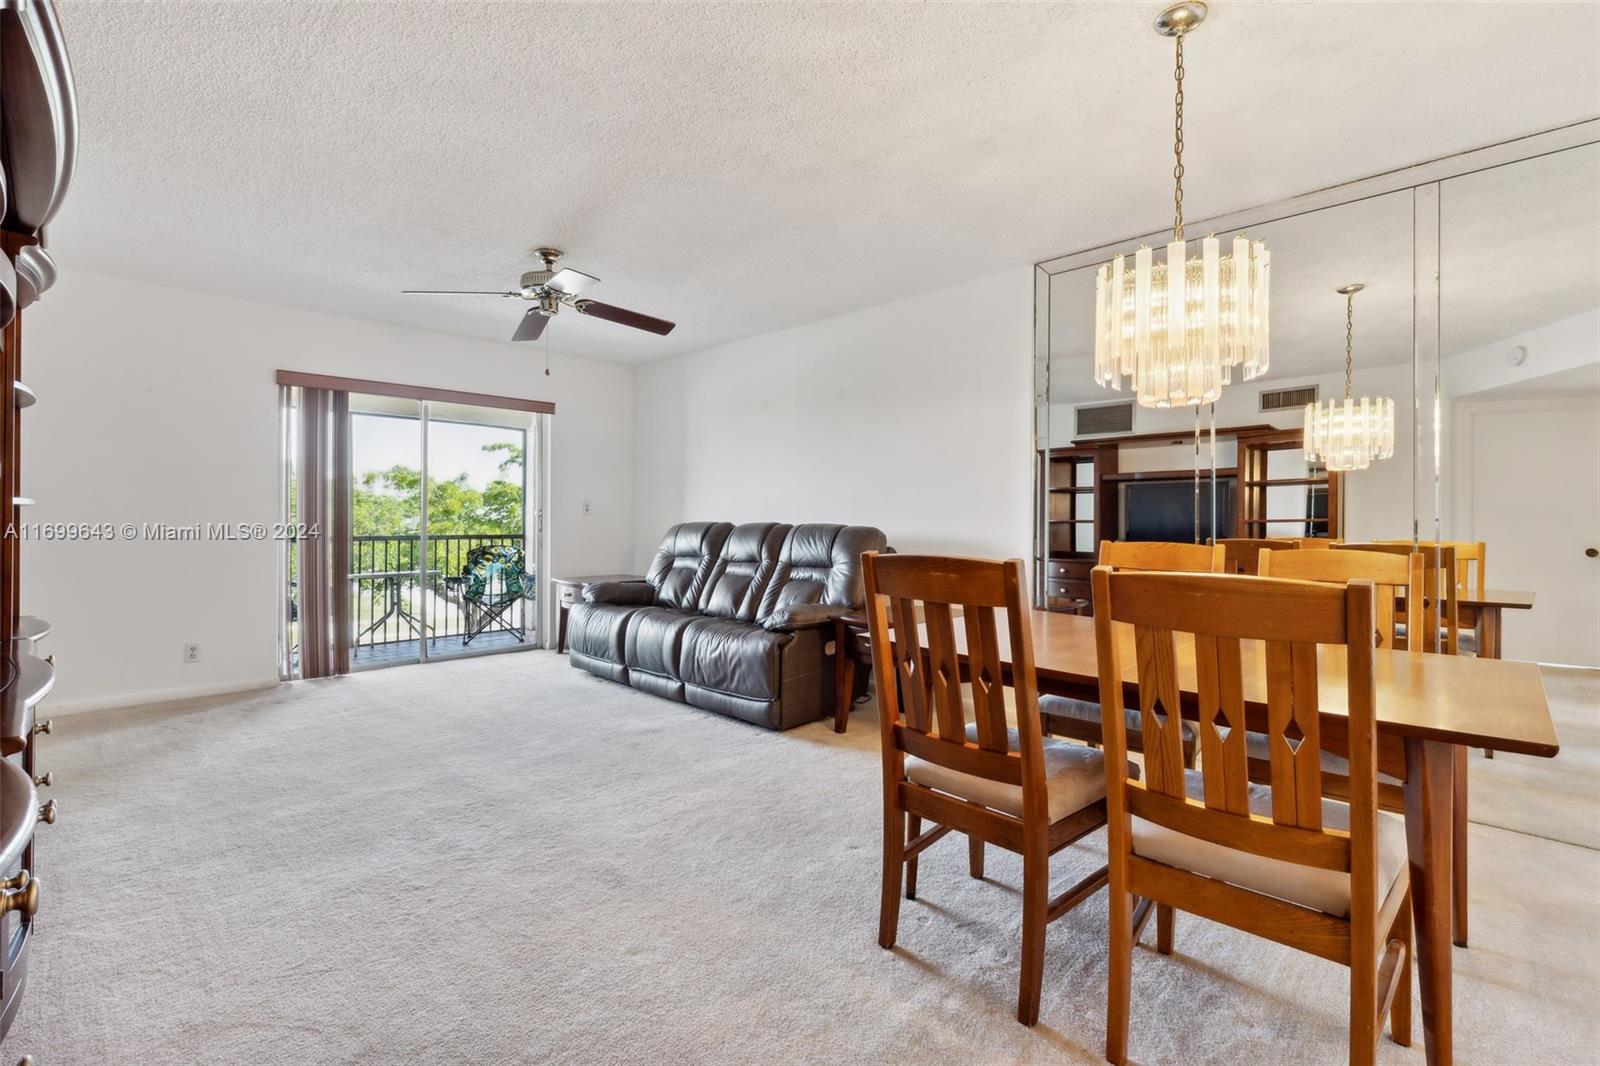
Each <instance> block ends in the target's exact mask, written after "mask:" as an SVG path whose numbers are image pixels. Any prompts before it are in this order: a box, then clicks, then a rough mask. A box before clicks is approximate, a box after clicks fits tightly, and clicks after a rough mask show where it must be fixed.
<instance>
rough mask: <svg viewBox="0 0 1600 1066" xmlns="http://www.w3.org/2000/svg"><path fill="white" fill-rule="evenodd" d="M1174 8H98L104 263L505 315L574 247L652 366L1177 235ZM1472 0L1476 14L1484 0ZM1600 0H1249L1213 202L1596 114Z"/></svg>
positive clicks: (93, 11) (1219, 60)
mask: <svg viewBox="0 0 1600 1066" xmlns="http://www.w3.org/2000/svg"><path fill="white" fill-rule="evenodd" d="M1161 6H1162V5H1161V4H1160V3H1159V2H1157V3H1150V4H1123V3H1105V4H1101V3H1079V4H970V5H969V4H897V3H842V4H821V3H817V4H706V5H702V4H667V3H659V4H567V5H516V4H467V3H456V4H440V3H432V2H430V3H416V4H409V3H401V4H353V3H352V4H337V3H330V4H289V3H272V4H265V3H262V4H188V3H172V4H160V5H112V4H99V3H79V2H67V3H64V4H63V5H62V20H63V23H64V28H65V32H66V36H67V41H68V45H69V47H70V49H71V53H72V57H73V60H74V64H75V68H76V74H77V79H78V89H79V101H80V107H81V117H82V145H81V151H80V156H79V158H80V164H79V171H78V176H77V180H76V182H75V184H74V187H73V189H72V192H71V195H70V197H69V199H68V201H67V206H66V209H65V210H64V211H63V212H62V214H61V216H60V218H59V220H58V222H57V224H56V226H55V230H54V233H53V240H54V242H55V248H56V251H57V252H58V259H59V260H60V261H61V262H62V264H63V267H64V269H69V270H70V269H72V268H74V267H78V268H84V269H92V270H100V271H105V272H108V273H114V274H122V275H128V276H134V277H140V278H144V279H148V280H152V281H158V282H163V283H168V284H174V285H180V286H186V287H192V288H198V289H203V290H210V291H216V292H223V293H229V294H236V295H243V296H251V297H256V298H260V299H264V300H269V301H276V302H282V303H288V304H294V305H301V306H306V307H313V308H319V309H323V310H328V311H334V312H338V313H344V314H350V315H356V316H360V317H367V318H374V319H380V320H386V321H393V322H399V323H404V324H407V325H412V326H420V327H425V328H431V329H438V330H443V331H448V332H457V333H461V334H465V335H469V336H477V337H487V338H505V337H509V336H510V334H511V331H512V329H513V328H514V327H515V325H516V321H517V318H518V313H519V308H518V307H516V306H512V305H511V302H510V301H502V300H497V299H494V298H489V297H482V298H471V297H459V298H456V297H420V296H417V297H403V296H400V295H399V294H398V290H400V289H402V288H413V287H417V288H429V287H437V288H490V289H499V288H509V287H512V285H513V283H514V280H515V278H516V277H517V275H518V273H519V272H520V271H522V270H524V269H527V268H529V267H530V265H531V257H530V256H529V253H528V249H529V248H530V247H531V246H533V245H535V244H542V243H553V244H556V245H559V246H561V247H564V248H565V249H566V250H567V251H568V253H569V258H568V262H569V263H570V265H572V266H575V267H578V268H579V269H582V270H585V271H588V272H589V273H591V274H595V275H598V276H599V277H600V278H602V279H603V283H602V285H600V286H599V287H598V288H596V289H595V290H593V292H592V295H593V296H595V297H596V298H598V299H601V300H605V301H607V302H611V303H616V304H620V305H622V306H625V307H629V308H632V309H635V310H639V311H643V312H646V313H648V314H654V315H660V316H663V317H666V318H672V319H675V320H676V321H677V322H678V323H679V328H678V330H677V331H676V332H675V333H674V334H672V335H671V336H670V337H666V338H660V337H654V336H650V335H647V334H642V333H636V332H634V331H631V330H627V329H624V328H622V327H619V326H614V325H612V324H610V323H605V322H600V321H594V320H585V319H579V318H578V317H577V316H575V315H572V314H566V315H563V316H562V317H561V318H560V319H558V320H557V322H556V323H555V324H554V327H553V328H552V330H551V336H552V338H553V343H554V345H555V346H556V347H557V348H558V349H559V350H564V351H568V352H571V353H573V354H579V355H591V356H597V357H601V358H609V359H620V360H629V361H639V360H646V359H651V358H656V357H659V356H662V355H667V354H673V353H678V352H683V351H692V350H696V349H699V348H703V347H706V346H708V345H711V344H716V343H719V342H723V341H727V340H731V339H734V338H737V337H740V336H745V335H749V334H753V333H759V332H764V331H768V330H773V329H778V328H782V327H785V326H790V325H795V324H798V323H802V322H806V321H810V320H813V319H816V318H819V317H823V316H826V315H830V314H836V313H840V312H843V311H847V310H850V309H853V308H857V307H862V306H866V305H870V304H874V303H879V302H883V301H885V300H889V299H893V298H896V297H899V296H904V295H909V294H911V293H915V292H919V291H924V290H928V289H933V288H936V287H939V286H942V285H946V284H950V283H951V282H952V281H954V280H957V279H959V278H960V277H962V276H965V275H973V276H976V275H982V274H987V273H992V272H995V271H999V270H1003V269H1007V268H1011V267H1017V266H1021V265H1024V264H1027V263H1029V262H1032V261H1034V260H1036V259H1039V258H1043V257H1045V256H1049V255H1054V254H1059V253H1063V252H1067V251H1071V250H1074V249H1077V248H1082V247H1088V246H1092V245H1095V244H1099V243H1102V242H1105V241H1109V240H1114V239H1118V238H1120V237H1123V236H1126V235H1127V234H1130V233H1141V232H1147V231H1149V230H1151V229H1154V228H1157V227H1159V226H1160V225H1162V224H1163V223H1164V222H1165V220H1166V219H1167V217H1168V214H1169V198H1170V188H1169V180H1170V178H1169V172H1170V158H1169V155H1168V152H1169V150H1170V138H1171V130H1170V122H1171V114H1170V107H1171V94H1172V86H1171V81H1170V77H1171V72H1170V67H1171V51H1170V44H1169V42H1167V41H1164V40H1162V39H1160V38H1158V37H1156V36H1155V34H1154V33H1153V32H1152V31H1151V29H1150V20H1151V19H1152V18H1153V17H1154V15H1155V14H1156V12H1157V11H1159V10H1160V8H1161ZM1463 10H1466V11H1468V12H1469V13H1470V14H1469V17H1463V16H1462V12H1463ZM1596 39H1600V5H1593V4H1537V3H1490V4H1473V5H1470V8H1467V9H1463V7H1462V6H1461V5H1460V4H1459V3H1449V4H1427V3H1408V4H1329V3H1326V2H1323V3H1308V4H1301V3H1277V4H1256V3H1243V2H1228V0H1219V2H1218V3H1217V4H1215V5H1214V6H1213V8H1212V14H1211V17H1210V19H1209V20H1208V21H1207V23H1206V25H1205V26H1204V28H1203V29H1202V30H1201V31H1200V32H1199V33H1198V34H1197V35H1196V36H1195V37H1194V38H1192V39H1191V40H1190V43H1189V45H1188V48H1187V53H1188V104H1189V109H1188V110H1189V114H1188V119H1187V130H1188V138H1187V140H1188V151H1187V163H1188V171H1189V176H1188V179H1187V197H1186V202H1187V205H1188V210H1189V213H1190V214H1191V215H1192V216H1194V217H1203V216H1207V215H1215V214H1218V213H1222V212H1226V211H1231V210H1236V209H1239V208H1243V207H1248V206H1250V205H1252V204H1257V203H1263V202H1268V201H1273V200H1277V199H1281V198H1284V197H1287V196H1290V195H1293V194H1296V193H1300V192H1305V191H1308V190H1311V189H1314V188H1318V187H1321V186H1325V185H1329V184H1333V183H1336V182H1340V181H1344V180H1348V179H1351V178H1355V177H1359V176H1364V175H1367V174H1371V173H1374V172H1378V171H1382V170H1387V169H1391V168H1394V167H1398V166H1403V165H1406V164H1410V163H1415V162H1420V161H1423V160H1426V159H1429V158H1433V157H1436V156H1439V155H1443V154H1446V153H1450V152H1454V151H1458V150H1461V149H1465V148H1470V147H1476V146H1479V145H1483V144H1487V143H1492V142H1495V141H1499V140H1503V139H1506V138H1509V137H1513V136H1517V135H1521V134H1525V133H1529V132H1533V131H1535V130H1539V129H1544V128H1549V127H1552V126H1557V125H1562V124H1565V123H1568V122H1572V121H1576V120H1580V119H1583V118H1588V117H1592V116H1593V115H1595V114H1596V112H1597V111H1600V75H1597V66H1596V63H1597V60H1596V53H1595V49H1594V42H1595V40H1596Z"/></svg>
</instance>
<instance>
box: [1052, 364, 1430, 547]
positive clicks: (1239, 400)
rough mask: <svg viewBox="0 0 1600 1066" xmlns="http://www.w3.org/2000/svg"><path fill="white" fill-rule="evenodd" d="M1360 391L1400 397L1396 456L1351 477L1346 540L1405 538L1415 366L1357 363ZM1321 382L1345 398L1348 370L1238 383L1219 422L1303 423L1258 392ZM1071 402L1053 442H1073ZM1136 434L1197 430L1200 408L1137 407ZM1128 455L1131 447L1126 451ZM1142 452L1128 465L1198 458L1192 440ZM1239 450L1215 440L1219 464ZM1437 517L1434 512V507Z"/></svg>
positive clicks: (1057, 417) (1325, 392) (1062, 407)
mask: <svg viewBox="0 0 1600 1066" xmlns="http://www.w3.org/2000/svg"><path fill="white" fill-rule="evenodd" d="M1082 370H1083V374H1084V377H1085V379H1086V380H1088V379H1089V377H1090V374H1091V370H1090V367H1088V366H1087V365H1085V366H1084V367H1083V368H1082ZM1051 372H1052V373H1053V374H1060V373H1073V372H1074V371H1073V368H1070V367H1066V368H1063V367H1052V368H1051ZM1354 384H1355V394H1356V396H1357V397H1360V396H1388V397H1389V398H1390V399H1392V400H1394V407H1395V412H1394V421H1395V427H1394V432H1395V454H1394V457H1393V458H1390V459H1385V460H1382V461H1380V462H1375V463H1373V464H1372V465H1371V466H1369V467H1368V468H1367V469H1365V470H1354V471H1351V472H1350V473H1349V474H1348V475H1346V477H1345V492H1346V497H1345V502H1344V508H1345V532H1344V536H1345V539H1347V540H1371V539H1374V538H1380V537H1407V536H1410V535H1411V513H1412V510H1413V508H1412V502H1411V422H1412V420H1411V367H1410V366H1409V365H1398V366H1384V367H1368V368H1366V369H1364V370H1363V369H1360V368H1357V371H1356V375H1355V381H1354ZM1303 385H1316V386H1318V387H1319V388H1320V390H1321V391H1320V393H1319V395H1320V396H1321V398H1322V399H1324V400H1327V399H1330V398H1337V397H1341V396H1343V395H1344V367H1343V366H1342V365H1341V366H1340V367H1339V368H1338V369H1337V370H1336V371H1333V372H1330V373H1327V374H1323V375H1319V376H1313V377H1303V378H1284V379H1281V380H1278V379H1274V380H1271V381H1248V382H1235V383H1233V384H1232V385H1229V386H1227V387H1225V388H1224V389H1223V390H1222V397H1221V398H1220V399H1219V400H1218V401H1217V425H1218V426H1219V427H1220V426H1254V425H1272V426H1278V427H1281V428H1288V427H1290V426H1299V425H1300V424H1301V423H1302V422H1303V421H1304V415H1303V413H1302V411H1301V410H1299V409H1296V410H1293V411H1271V412H1265V413H1264V412H1262V411H1261V410H1260V403H1259V397H1260V394H1261V391H1262V390H1263V389H1286V388H1296V387H1299V386H1303ZM1128 398H1130V396H1129V393H1127V392H1126V391H1124V392H1112V391H1110V390H1106V394H1105V396H1104V397H1103V398H1099V397H1097V398H1096V399H1095V400H1094V401H1093V402H1094V403H1106V402H1108V401H1114V400H1122V399H1128ZM1072 412H1073V405H1072V404H1052V405H1051V407H1050V431H1049V432H1050V438H1049V439H1050V442H1051V444H1052V445H1053V446H1061V445H1066V444H1070V443H1071V442H1072V432H1073V431H1072V427H1073V417H1072ZM1133 418H1134V423H1133V431H1134V432H1135V433H1158V432H1161V431H1164V430H1192V429H1193V428H1194V410H1193V409H1192V408H1187V407H1186V408H1182V409H1181V410H1180V409H1172V408H1168V409H1154V408H1142V407H1141V408H1136V409H1135V411H1134V415H1133ZM1123 451H1124V454H1126V453H1127V452H1129V451H1132V449H1124V450H1123ZM1138 453H1139V454H1137V455H1134V456H1128V458H1129V460H1130V462H1129V463H1128V464H1127V465H1124V466H1122V469H1124V470H1186V469H1190V468H1191V467H1192V466H1193V463H1194V455H1193V452H1192V450H1191V448H1190V447H1189V446H1188V445H1184V446H1181V447H1176V448H1173V447H1169V446H1159V445H1158V446H1153V447H1152V446H1141V447H1140V448H1139V449H1138ZM1235 461H1236V452H1235V450H1234V449H1233V447H1232V446H1231V445H1228V444H1225V443H1224V442H1223V441H1218V442H1217V465H1218V466H1231V465H1233V464H1234V462H1235ZM1427 513H1428V517H1429V519H1430V521H1431V518H1432V514H1433V510H1432V506H1431V503H1430V505H1429V507H1428V512H1427Z"/></svg>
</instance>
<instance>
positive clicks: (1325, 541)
mask: <svg viewBox="0 0 1600 1066" xmlns="http://www.w3.org/2000/svg"><path fill="white" fill-rule="evenodd" d="M1289 539H1291V540H1293V541H1294V546H1295V547H1296V548H1299V549H1301V550H1302V551H1304V550H1305V549H1307V548H1311V549H1320V548H1331V547H1333V546H1334V545H1335V544H1339V543H1341V541H1339V540H1338V539H1337V538H1334V537H1291V538H1289Z"/></svg>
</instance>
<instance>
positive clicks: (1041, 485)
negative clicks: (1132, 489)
mask: <svg viewBox="0 0 1600 1066" xmlns="http://www.w3.org/2000/svg"><path fill="white" fill-rule="evenodd" d="M1116 469H1117V453H1116V449H1114V448H1112V449H1105V448H1100V447H1096V446H1092V445H1091V446H1085V447H1071V448H1051V449H1048V450H1044V451H1041V452H1039V453H1038V490H1037V496H1038V501H1039V515H1038V519H1039V528H1038V532H1037V534H1036V543H1037V544H1038V545H1039V548H1040V551H1039V554H1038V556H1037V557H1036V558H1035V560H1034V574H1035V580H1036V582H1037V586H1038V587H1037V591H1036V593H1035V601H1036V602H1037V603H1038V604H1039V605H1040V606H1042V607H1045V608H1046V609H1049V610H1058V609H1065V610H1076V609H1078V607H1079V606H1080V605H1079V604H1078V603H1077V602H1076V601H1078V600H1087V599H1088V598H1089V571H1090V569H1092V568H1093V566H1094V559H1095V554H1096V553H1097V552H1098V550H1099V546H1100V541H1102V540H1104V539H1105V538H1106V537H1107V536H1109V535H1111V533H1110V529H1111V526H1112V525H1114V524H1115V514H1116V487H1115V485H1114V484H1112V482H1111V481H1109V480H1108V477H1109V475H1112V474H1115V473H1116Z"/></svg>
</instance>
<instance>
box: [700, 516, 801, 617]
mask: <svg viewBox="0 0 1600 1066" xmlns="http://www.w3.org/2000/svg"><path fill="white" fill-rule="evenodd" d="M788 533H789V527H788V526H786V525H783V524H781V523H778V522H746V523H745V524H744V525H739V526H734V527H733V532H731V533H729V534H728V539H727V540H725V541H723V543H722V552H721V554H720V555H718V556H717V561H716V562H715V563H714V564H713V565H712V567H711V573H710V576H709V577H707V578H706V583H705V586H704V587H703V588H702V589H701V590H700V603H699V611H700V613H701V614H704V615H710V616H711V617H713V618H731V619H734V620H735V621H739V622H754V621H755V620H756V612H757V611H758V610H759V609H760V607H761V600H762V597H763V596H765V595H766V591H767V587H768V586H769V585H771V583H772V576H773V574H774V572H776V570H777V568H778V553H779V551H780V550H782V548H783V543H784V540H785V538H786V537H787V536H788Z"/></svg>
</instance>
